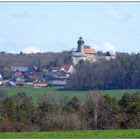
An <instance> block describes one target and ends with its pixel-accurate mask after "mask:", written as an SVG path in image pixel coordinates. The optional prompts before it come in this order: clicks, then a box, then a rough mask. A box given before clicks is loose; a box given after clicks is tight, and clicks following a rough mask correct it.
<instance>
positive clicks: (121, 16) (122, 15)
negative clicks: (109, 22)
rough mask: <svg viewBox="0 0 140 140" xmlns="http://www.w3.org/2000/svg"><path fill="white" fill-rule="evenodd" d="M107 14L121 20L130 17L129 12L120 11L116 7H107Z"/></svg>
mask: <svg viewBox="0 0 140 140" xmlns="http://www.w3.org/2000/svg"><path fill="white" fill-rule="evenodd" d="M107 14H108V15H109V16H112V17H114V18H117V19H123V20H127V19H129V18H130V17H131V16H130V15H129V13H127V12H124V11H121V10H118V9H108V10H107Z"/></svg>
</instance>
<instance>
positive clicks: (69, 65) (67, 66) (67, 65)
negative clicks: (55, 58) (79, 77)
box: [61, 64, 71, 71]
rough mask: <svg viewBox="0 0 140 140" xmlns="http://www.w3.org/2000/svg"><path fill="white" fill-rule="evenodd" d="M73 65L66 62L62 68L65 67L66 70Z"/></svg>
mask: <svg viewBox="0 0 140 140" xmlns="http://www.w3.org/2000/svg"><path fill="white" fill-rule="evenodd" d="M70 67H71V64H65V65H63V66H61V68H64V69H65V70H66V71H68V70H69V69H70Z"/></svg>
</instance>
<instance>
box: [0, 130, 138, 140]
mask: <svg viewBox="0 0 140 140" xmlns="http://www.w3.org/2000/svg"><path fill="white" fill-rule="evenodd" d="M0 138H140V130H139V129H133V130H80V131H57V132H1V133H0Z"/></svg>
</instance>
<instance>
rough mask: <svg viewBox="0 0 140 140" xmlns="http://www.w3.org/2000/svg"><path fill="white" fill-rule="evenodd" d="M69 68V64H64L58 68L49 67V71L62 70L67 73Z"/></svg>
mask: <svg viewBox="0 0 140 140" xmlns="http://www.w3.org/2000/svg"><path fill="white" fill-rule="evenodd" d="M70 67H71V64H64V65H62V66H59V67H51V70H54V71H55V70H56V71H60V70H62V69H64V71H69V69H70Z"/></svg>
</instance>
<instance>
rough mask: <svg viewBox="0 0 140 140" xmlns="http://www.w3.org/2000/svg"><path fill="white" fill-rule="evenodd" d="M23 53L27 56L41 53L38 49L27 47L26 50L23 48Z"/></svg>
mask: <svg viewBox="0 0 140 140" xmlns="http://www.w3.org/2000/svg"><path fill="white" fill-rule="evenodd" d="M22 52H23V53H26V54H29V53H38V52H41V51H40V50H39V49H38V48H35V47H32V46H31V47H28V48H24V49H23V50H22Z"/></svg>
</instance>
